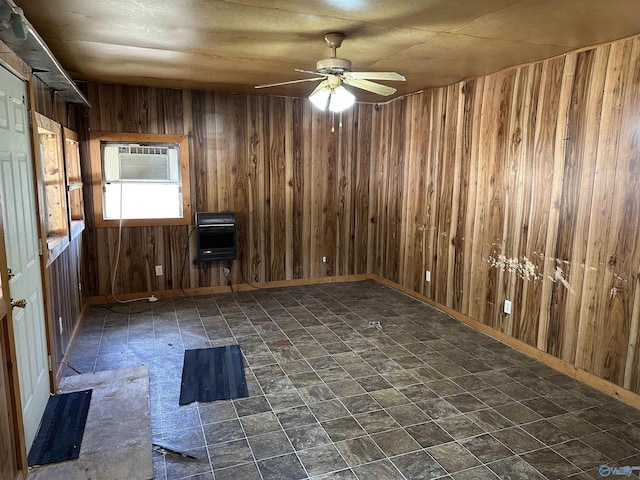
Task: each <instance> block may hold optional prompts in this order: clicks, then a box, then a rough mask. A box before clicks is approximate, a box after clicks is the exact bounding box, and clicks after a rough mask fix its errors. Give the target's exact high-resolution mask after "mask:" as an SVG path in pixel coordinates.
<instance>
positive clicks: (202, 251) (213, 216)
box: [196, 212, 236, 262]
mask: <svg viewBox="0 0 640 480" xmlns="http://www.w3.org/2000/svg"><path fill="white" fill-rule="evenodd" d="M196 235H197V237H196V238H197V245H198V261H199V262H219V261H223V260H235V259H236V216H235V214H234V213H232V212H198V213H196Z"/></svg>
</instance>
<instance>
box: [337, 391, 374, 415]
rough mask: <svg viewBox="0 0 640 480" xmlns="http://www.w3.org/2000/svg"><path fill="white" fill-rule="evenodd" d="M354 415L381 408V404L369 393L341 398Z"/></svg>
mask: <svg viewBox="0 0 640 480" xmlns="http://www.w3.org/2000/svg"><path fill="white" fill-rule="evenodd" d="M340 400H341V402H342V404H343V405H344V406H345V407H346V408H347V410H349V412H350V413H351V414H352V415H357V414H359V413H367V412H372V411H374V410H379V409H380V405H378V402H376V401H375V400H374V399H373V397H372V396H371V395H369V394H368V393H365V394H362V395H354V396H352V397H345V398H342V399H340Z"/></svg>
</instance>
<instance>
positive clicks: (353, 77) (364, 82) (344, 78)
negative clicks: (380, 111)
mask: <svg viewBox="0 0 640 480" xmlns="http://www.w3.org/2000/svg"><path fill="white" fill-rule="evenodd" d="M324 40H325V41H326V42H327V45H328V46H329V48H331V49H332V51H333V56H332V57H331V58H325V59H324V60H319V61H318V63H317V64H316V70H315V72H312V71H309V70H300V69H298V68H296V69H295V71H296V72H301V73H309V74H311V75H316V77H314V78H304V79H301V80H291V81H289V82H280V83H269V84H266V85H256V87H255V88H268V87H278V86H280V85H290V84H292V83H301V82H317V81H318V80H322V82H320V83H319V84H318V86H316V88H315V89H314V90H313V92H311V94H310V95H309V100H311V102H313V104H314V105H315V106H316V107H318V108H319V109H320V110H325V109H326V108H327V104H328V106H329V110H331V111H332V112H341V111H343V110H346V109H347V108H349V107H350V106H351V105H353V104H354V102H355V100H356V97H355V96H354V95H353V94H352V93H351V92H350V91H349V90H347V89H346V88H344V86H343V84H344V85H349V86H351V87H356V88H360V89H362V90H366V91H367V92H372V93H376V94H378V95H384V96H387V95H393V94H394V93H395V92H396V89H395V88H393V87H388V86H387V85H382V84H380V83H376V82H372V81H371V80H393V81H400V82H403V81H404V80H405V78H404V77H403V76H402V75H400V74H399V73H396V72H352V71H351V61H350V60H347V59H344V58H338V57H337V56H336V50H337V49H338V48H340V45H342V41H343V40H344V34H343V33H339V32H332V33H327V34H325V36H324Z"/></svg>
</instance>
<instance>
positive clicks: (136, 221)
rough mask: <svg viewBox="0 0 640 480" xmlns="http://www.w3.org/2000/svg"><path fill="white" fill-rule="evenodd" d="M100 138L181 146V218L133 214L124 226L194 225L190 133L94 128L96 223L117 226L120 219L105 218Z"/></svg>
mask: <svg viewBox="0 0 640 480" xmlns="http://www.w3.org/2000/svg"><path fill="white" fill-rule="evenodd" d="M101 142H124V143H175V144H177V145H179V147H180V175H181V183H182V185H181V190H182V218H133V219H123V220H122V226H123V227H145V226H158V225H191V223H192V221H191V188H190V184H191V176H190V173H189V172H190V170H189V136H188V135H167V134H156V133H121V132H91V133H90V135H89V156H90V157H91V185H92V191H93V214H94V215H93V216H94V222H95V226H96V227H117V226H119V225H120V220H119V219H116V220H106V219H104V218H103V217H104V211H103V203H102V202H103V197H102V194H103V192H102V153H101V148H100V146H101Z"/></svg>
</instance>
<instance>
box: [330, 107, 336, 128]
mask: <svg viewBox="0 0 640 480" xmlns="http://www.w3.org/2000/svg"><path fill="white" fill-rule="evenodd" d="M335 131H336V112H331V133H333V132H335Z"/></svg>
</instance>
